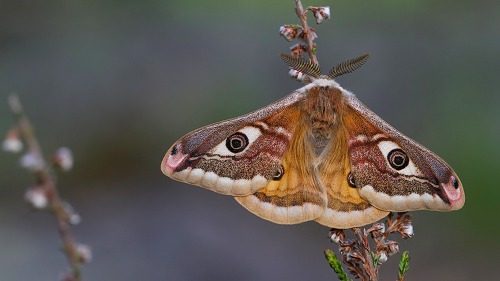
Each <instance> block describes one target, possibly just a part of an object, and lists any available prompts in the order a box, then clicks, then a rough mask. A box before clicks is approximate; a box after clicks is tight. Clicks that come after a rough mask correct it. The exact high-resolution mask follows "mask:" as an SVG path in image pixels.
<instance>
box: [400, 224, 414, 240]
mask: <svg viewBox="0 0 500 281" xmlns="http://www.w3.org/2000/svg"><path fill="white" fill-rule="evenodd" d="M398 231H399V234H400V235H401V236H402V237H403V238H405V239H406V238H411V237H413V234H414V233H413V225H412V224H411V223H403V224H402V225H401V227H400V228H399V230H398Z"/></svg>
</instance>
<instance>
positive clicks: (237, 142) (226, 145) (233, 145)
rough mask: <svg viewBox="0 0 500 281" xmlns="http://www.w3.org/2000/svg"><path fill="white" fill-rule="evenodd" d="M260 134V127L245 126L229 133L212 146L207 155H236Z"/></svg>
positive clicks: (250, 144) (249, 145)
mask: <svg viewBox="0 0 500 281" xmlns="http://www.w3.org/2000/svg"><path fill="white" fill-rule="evenodd" d="M261 135H262V133H261V131H260V128H258V127H254V126H246V127H243V128H241V129H240V130H238V131H236V132H234V133H233V134H231V135H230V136H229V137H228V138H226V139H224V140H223V141H222V142H220V143H219V144H218V145H216V146H215V147H214V148H212V149H211V150H210V151H208V152H207V154H209V155H216V156H236V155H238V153H243V152H244V151H245V150H247V149H248V148H249V147H251V146H252V143H254V142H255V140H257V139H258V138H259V137H260V136H261Z"/></svg>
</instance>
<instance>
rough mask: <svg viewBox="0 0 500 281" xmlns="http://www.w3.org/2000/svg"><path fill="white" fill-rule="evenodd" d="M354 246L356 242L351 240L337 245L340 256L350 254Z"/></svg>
mask: <svg viewBox="0 0 500 281" xmlns="http://www.w3.org/2000/svg"><path fill="white" fill-rule="evenodd" d="M355 245H356V242H354V241H353V240H344V241H342V242H340V243H339V250H340V253H341V254H347V253H349V252H352V251H353V250H354V246H355Z"/></svg>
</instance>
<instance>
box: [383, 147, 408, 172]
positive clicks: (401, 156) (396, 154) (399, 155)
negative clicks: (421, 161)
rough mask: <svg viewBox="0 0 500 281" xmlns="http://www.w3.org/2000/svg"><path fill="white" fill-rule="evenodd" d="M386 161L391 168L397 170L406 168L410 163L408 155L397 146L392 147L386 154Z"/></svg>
mask: <svg viewBox="0 0 500 281" xmlns="http://www.w3.org/2000/svg"><path fill="white" fill-rule="evenodd" d="M387 161H388V162H389V165H391V167H392V168H394V169H396V170H398V171H399V170H402V169H404V168H406V166H408V164H409V163H410V159H409V158H408V155H406V153H405V152H404V151H403V150H402V149H399V148H396V149H393V150H391V151H390V152H389V153H388V154H387Z"/></svg>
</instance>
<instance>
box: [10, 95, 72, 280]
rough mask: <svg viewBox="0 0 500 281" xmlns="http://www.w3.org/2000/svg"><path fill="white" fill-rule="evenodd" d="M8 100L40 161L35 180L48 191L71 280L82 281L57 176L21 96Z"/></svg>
mask: <svg viewBox="0 0 500 281" xmlns="http://www.w3.org/2000/svg"><path fill="white" fill-rule="evenodd" d="M8 101H9V106H10V110H11V111H12V113H13V114H14V117H15V118H16V121H17V126H18V130H19V132H20V135H21V136H22V138H23V139H24V141H25V143H26V145H27V150H28V152H29V153H31V154H32V155H33V156H34V157H35V158H36V159H37V160H38V161H39V164H40V168H39V169H37V170H36V171H34V175H35V180H36V183H37V185H38V186H39V187H41V188H43V189H44V190H45V191H46V194H47V197H48V200H49V208H50V211H51V213H52V214H53V215H54V217H55V219H56V221H57V228H58V231H59V235H60V236H61V239H62V242H63V247H64V249H63V250H64V253H65V255H66V257H67V260H68V262H69V265H70V267H71V272H72V274H71V279H70V280H71V281H81V280H82V279H81V271H80V265H81V261H80V257H79V255H78V253H77V246H76V244H75V242H74V239H73V237H72V235H71V232H70V222H69V215H70V214H68V212H67V211H66V204H65V203H64V201H63V200H62V199H61V197H60V195H59V192H58V190H57V187H56V181H55V177H54V176H53V174H52V172H51V169H50V168H49V166H48V165H47V162H46V160H45V158H44V155H43V153H42V150H41V148H40V145H39V143H38V140H37V138H36V136H35V134H34V130H33V127H32V126H31V123H30V121H29V119H28V118H27V116H26V114H25V112H24V110H23V107H22V105H21V102H20V101H19V98H18V97H17V95H15V94H12V95H10V96H9V100H8ZM67 279H68V278H67Z"/></svg>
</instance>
